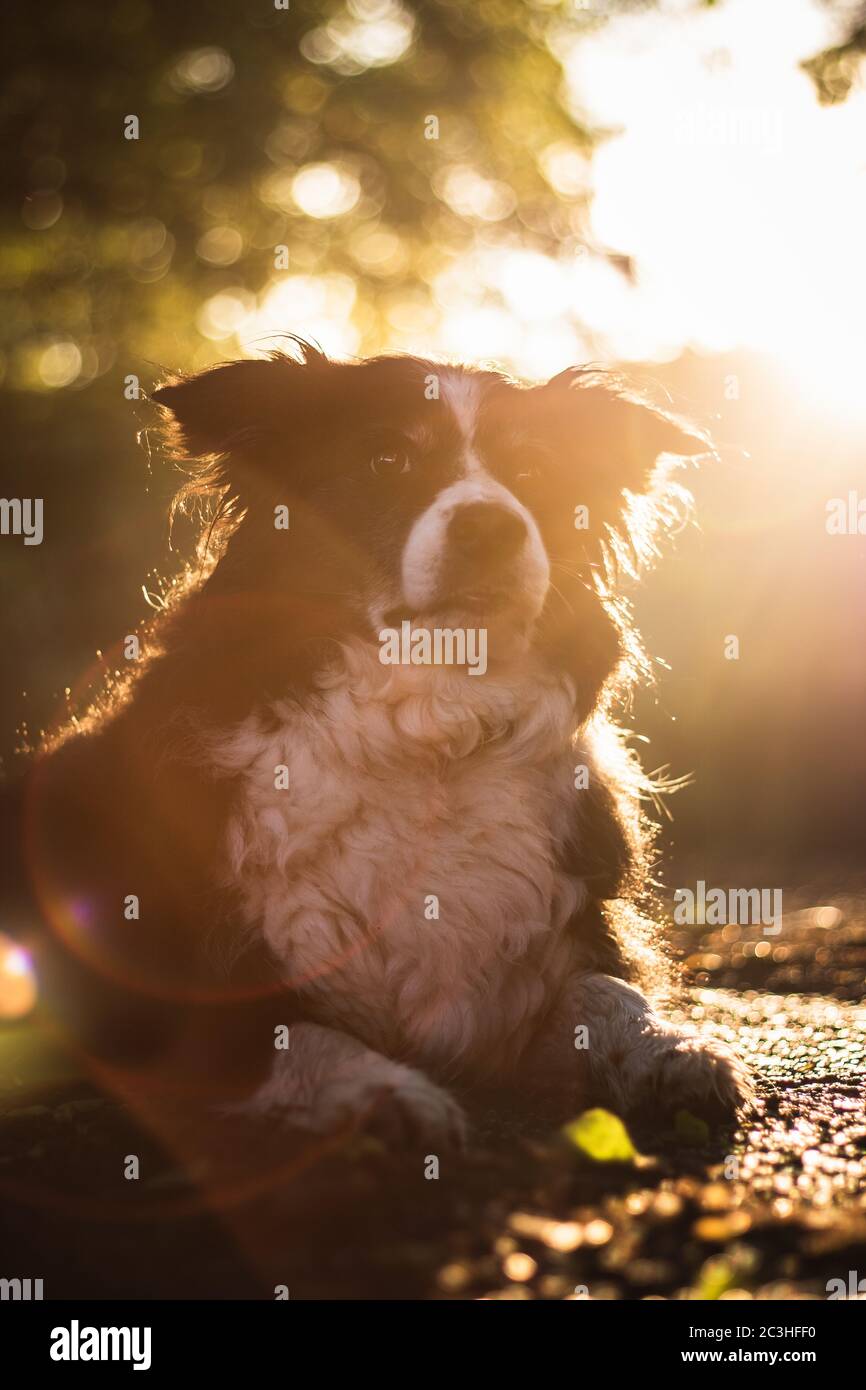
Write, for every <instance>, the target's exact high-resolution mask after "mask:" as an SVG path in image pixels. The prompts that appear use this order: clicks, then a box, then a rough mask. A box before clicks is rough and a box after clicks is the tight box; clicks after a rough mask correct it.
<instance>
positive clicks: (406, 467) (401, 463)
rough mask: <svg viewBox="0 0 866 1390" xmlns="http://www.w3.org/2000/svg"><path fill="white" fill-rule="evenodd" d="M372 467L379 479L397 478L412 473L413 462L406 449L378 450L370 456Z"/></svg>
mask: <svg viewBox="0 0 866 1390" xmlns="http://www.w3.org/2000/svg"><path fill="white" fill-rule="evenodd" d="M370 467H371V469H372V470H373V472H374V473H375V474H376V476H377V478H396V477H397V475H398V474H399V473H409V472H410V471H411V468H412V460H411V459H410V458H409V454H408V452H407V451H406V450H405V449H399V448H394V449H390V448H389V449H378V450H376V452H375V453H373V454H371V455H370Z"/></svg>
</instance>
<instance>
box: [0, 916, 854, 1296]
mask: <svg viewBox="0 0 866 1390" xmlns="http://www.w3.org/2000/svg"><path fill="white" fill-rule="evenodd" d="M677 945H678V947H679V949H680V951H681V954H682V955H683V956H684V957H685V958H686V959H687V961H688V965H689V968H690V970H691V971H692V974H693V978H694V979H695V980H696V981H697V983H696V985H695V988H694V989H693V990H692V992H691V995H690V1000H691V1002H690V1005H689V1007H688V1009H687V1010H686V1011H685V1012H686V1013H687V1014H688V1016H690V1017H691V1018H692V1019H693V1020H694V1021H696V1022H698V1023H699V1024H700V1025H701V1026H705V1027H709V1028H713V1029H715V1030H717V1031H719V1032H720V1033H721V1034H722V1035H723V1036H726V1037H729V1038H730V1039H731V1040H732V1041H736V1043H737V1046H738V1047H739V1048H740V1049H741V1051H742V1052H743V1053H744V1055H746V1056H747V1057H748V1059H749V1061H750V1062H751V1064H752V1066H753V1068H754V1070H755V1073H756V1075H757V1076H758V1077H759V1081H760V1091H761V1102H760V1109H759V1113H758V1114H757V1115H756V1116H755V1117H754V1118H753V1120H752V1121H751V1122H750V1123H749V1125H748V1127H747V1128H745V1129H744V1130H742V1131H738V1132H736V1133H711V1132H710V1131H709V1130H707V1129H706V1127H705V1126H702V1125H701V1124H699V1123H698V1124H694V1123H690V1121H689V1120H688V1117H681V1119H680V1121H679V1124H678V1126H677V1128H676V1129H674V1130H672V1131H668V1132H659V1131H658V1130H656V1131H654V1132H647V1131H642V1130H635V1131H634V1132H633V1134H632V1138H633V1140H634V1142H635V1145H636V1147H637V1149H638V1151H639V1153H640V1155H641V1157H639V1158H638V1159H637V1160H636V1161H634V1162H631V1163H628V1164H616V1165H611V1164H600V1163H594V1162H592V1161H591V1160H589V1159H587V1158H586V1157H585V1156H582V1155H581V1154H580V1153H578V1152H577V1151H576V1150H575V1148H574V1146H573V1145H572V1144H570V1143H569V1142H568V1141H567V1140H566V1139H565V1138H564V1137H563V1136H562V1135H560V1134H558V1133H555V1134H551V1132H550V1131H549V1129H547V1128H545V1127H543V1126H541V1125H539V1124H537V1123H535V1124H533V1122H532V1118H531V1117H527V1115H526V1113H525V1111H523V1112H521V1113H520V1114H512V1115H510V1116H509V1115H508V1114H505V1113H503V1112H502V1111H501V1110H497V1111H495V1112H490V1113H487V1114H482V1115H481V1116H479V1117H478V1132H477V1138H476V1140H475V1142H474V1143H473V1145H472V1147H471V1149H470V1152H469V1153H468V1154H467V1155H466V1156H465V1158H463V1159H461V1160H459V1161H458V1160H454V1161H451V1160H447V1161H446V1160H443V1162H442V1164H441V1167H440V1175H439V1178H438V1180H429V1179H427V1178H425V1176H424V1164H423V1162H422V1161H421V1156H414V1157H412V1158H408V1159H407V1158H400V1157H396V1156H394V1155H390V1154H388V1153H387V1152H386V1151H385V1150H384V1149H383V1148H382V1147H381V1145H379V1144H378V1143H376V1142H375V1141H373V1140H369V1139H352V1140H346V1141H342V1142H338V1143H336V1144H333V1145H330V1146H326V1147H324V1148H320V1149H318V1150H315V1151H311V1150H309V1148H306V1147H304V1146H302V1145H300V1144H298V1143H297V1142H295V1141H292V1140H289V1139H287V1138H286V1137H285V1136H280V1135H274V1134H271V1133H268V1132H263V1131H262V1130H259V1129H256V1130H254V1131H249V1130H246V1129H240V1128H239V1127H238V1126H237V1125H236V1124H235V1123H232V1124H231V1125H229V1124H228V1123H227V1122H216V1121H215V1122H214V1123H213V1125H212V1126H211V1125H209V1126H208V1128H207V1132H206V1133H205V1132H204V1131H203V1130H202V1128H201V1125H200V1123H195V1124H194V1123H193V1122H192V1121H188V1122H187V1125H186V1128H184V1123H183V1121H182V1120H178V1124H177V1128H176V1129H175V1130H172V1132H171V1134H170V1137H167V1134H166V1133H163V1135H162V1136H161V1137H160V1138H157V1137H155V1136H154V1135H152V1134H147V1133H145V1132H143V1130H142V1128H141V1126H140V1124H137V1123H136V1122H135V1121H134V1120H133V1118H132V1117H131V1116H130V1115H129V1114H128V1113H127V1112H125V1111H124V1110H123V1109H121V1107H119V1106H118V1105H117V1104H115V1103H114V1102H113V1101H111V1100H109V1099H106V1098H105V1097H104V1096H100V1095H98V1094H95V1093H94V1092H93V1090H92V1089H91V1088H89V1087H88V1086H86V1085H85V1084H84V1083H82V1082H81V1081H79V1080H76V1079H75V1078H74V1076H70V1075H69V1072H68V1065H67V1064H66V1063H65V1062H64V1059H62V1058H61V1059H58V1058H57V1057H56V1056H53V1055H49V1053H47V1052H46V1050H45V1047H44V1043H43V1042H42V1040H41V1039H39V1038H33V1037H32V1036H29V1035H28V1034H27V1033H26V1031H25V1030H20V1029H19V1030H17V1031H13V1030H6V1031H5V1032H4V1033H2V1034H0V1202H2V1216H0V1221H2V1263H3V1270H2V1271H0V1273H3V1274H4V1275H5V1276H7V1277H10V1276H12V1275H15V1274H18V1275H19V1276H22V1277H25V1276H30V1277H42V1278H43V1279H44V1280H45V1296H46V1297H62V1296H67V1297H98V1296H109V1297H115V1298H117V1297H159V1296H163V1297H196V1296H198V1297H268V1298H271V1297H273V1296H274V1289H275V1287H276V1286H277V1285H285V1286H286V1287H287V1288H288V1290H289V1292H290V1295H291V1297H293V1298H305V1297H313V1298H321V1297H328V1298H339V1297H362V1298H383V1297H399V1298H423V1297H433V1298H467V1297H468V1298H477V1297H484V1296H486V1297H495V1298H550V1299H561V1298H568V1297H582V1296H590V1297H593V1298H646V1297H663V1298H671V1297H674V1298H682V1297H696V1296H697V1297H720V1296H725V1297H752V1298H754V1297H757V1298H780V1297H781V1298H801V1297H817V1298H825V1297H827V1294H828V1282H829V1281H831V1280H841V1281H842V1284H840V1285H836V1284H831V1285H830V1291H831V1292H832V1291H836V1292H838V1291H839V1290H840V1289H841V1287H842V1286H843V1285H844V1287H845V1288H846V1289H850V1290H854V1289H856V1287H857V1284H858V1282H859V1281H860V1280H862V1281H863V1292H864V1294H866V1112H864V1090H863V1086H864V1078H866V1005H863V1004H860V1003H858V1002H857V1001H859V1000H861V999H862V998H863V996H864V992H866V991H864V974H866V966H864V963H866V921H864V914H863V909H862V904H861V903H860V902H859V901H857V900H851V899H849V900H838V901H837V902H836V903H834V904H828V905H825V906H823V907H822V908H821V909H804V910H803V911H801V912H799V913H796V914H793V915H792V916H791V917H789V918H788V919H786V922H785V926H784V930H783V933H782V934H781V936H780V937H779V938H778V939H777V940H773V941H771V942H768V941H767V938H766V937H764V936H762V934H761V933H760V931H759V930H758V929H751V928H748V929H746V928H743V929H740V928H724V929H721V930H717V931H702V930H701V929H689V930H684V931H683V932H681V933H680V934H679V936H678V938H677ZM58 1068H59V1071H58ZM64 1069H65V1074H64ZM131 1154H135V1155H137V1156H138V1158H139V1160H140V1167H141V1176H140V1178H139V1180H138V1181H137V1182H130V1181H127V1180H126V1179H124V1177H123V1167H124V1162H125V1159H126V1157H127V1156H128V1155H131ZM181 1154H182V1155H184V1157H183V1158H181V1157H180V1155H181Z"/></svg>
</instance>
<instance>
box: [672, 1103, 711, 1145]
mask: <svg viewBox="0 0 866 1390" xmlns="http://www.w3.org/2000/svg"><path fill="white" fill-rule="evenodd" d="M674 1130H675V1132H676V1134H677V1135H678V1136H679V1138H680V1139H682V1140H683V1142H684V1143H686V1144H694V1145H695V1146H696V1147H698V1146H700V1145H701V1144H706V1142H707V1140H708V1139H709V1137H710V1127H709V1125H708V1124H707V1122H706V1120H702V1119H701V1118H700V1117H699V1116H698V1115H693V1114H692V1113H691V1111H690V1110H678V1111H677V1113H676V1115H675V1116H674Z"/></svg>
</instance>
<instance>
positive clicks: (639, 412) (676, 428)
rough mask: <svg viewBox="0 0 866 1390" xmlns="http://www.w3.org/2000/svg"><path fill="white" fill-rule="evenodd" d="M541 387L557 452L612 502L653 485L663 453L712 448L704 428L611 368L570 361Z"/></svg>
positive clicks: (590, 487) (683, 453)
mask: <svg viewBox="0 0 866 1390" xmlns="http://www.w3.org/2000/svg"><path fill="white" fill-rule="evenodd" d="M540 389H541V394H542V396H543V397H544V400H545V404H546V408H547V410H548V412H549V417H548V418H549V419H550V422H551V425H552V426H553V428H554V429H555V430H556V433H557V449H558V452H561V455H562V456H563V457H565V458H566V459H567V460H568V461H569V463H570V464H571V466H572V467H573V468H574V472H575V476H576V477H579V478H580V479H581V480H582V481H583V482H584V483H585V485H586V486H587V488H588V490H589V492H590V493H591V494H594V495H595V496H596V497H598V498H603V499H605V500H606V501H607V502H608V504H614V505H615V504H616V503H617V502H618V501H619V499H620V498H621V495H622V492H623V489H628V491H630V492H635V493H640V492H644V491H646V490H647V489H649V488H650V487H652V485H653V482H654V479H655V476H656V475H657V465H658V460H659V458H660V457H661V455H663V454H669V455H675V456H678V457H687V458H691V457H693V456H694V455H696V454H702V453H706V452H707V451H708V450H709V449H710V448H711V446H710V444H709V442H708V440H707V436H706V435H705V434H704V433H703V432H702V431H701V430H699V429H698V428H697V427H695V426H693V425H690V424H688V423H687V422H685V421H682V420H679V419H677V418H676V417H675V416H674V415H673V414H669V413H668V412H666V411H664V410H662V409H660V408H658V407H657V406H655V405H653V404H651V403H649V402H648V401H645V400H642V399H641V398H640V396H639V395H638V394H637V393H636V392H634V391H633V390H630V389H629V388H628V386H627V385H626V384H625V383H624V382H623V381H622V379H621V378H619V377H616V376H614V375H613V374H611V373H607V372H604V371H599V370H594V369H587V368H580V367H572V368H569V370H568V371H566V372H561V373H560V374H559V375H558V376H556V377H553V378H552V380H551V381H549V382H548V383H547V385H546V386H543V387H541V388H540Z"/></svg>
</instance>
